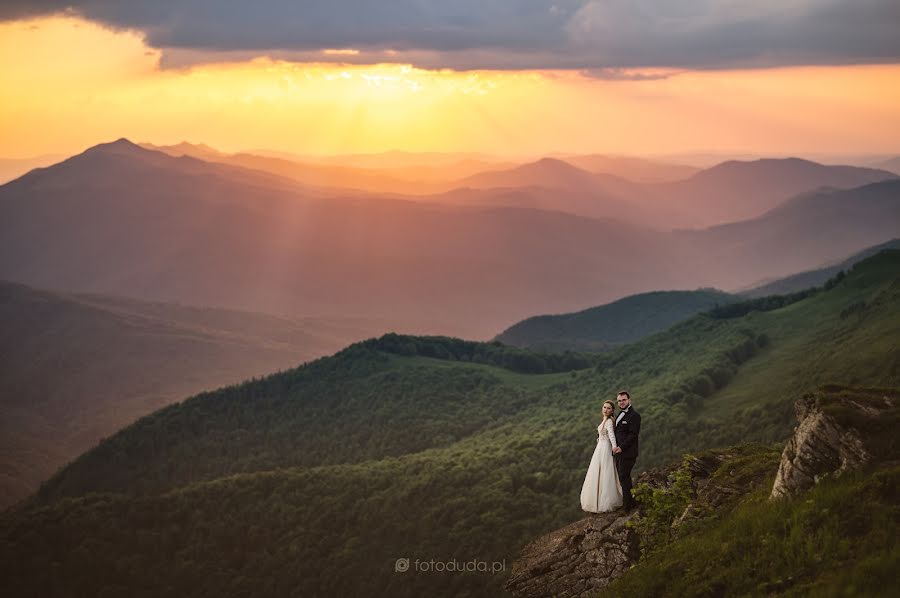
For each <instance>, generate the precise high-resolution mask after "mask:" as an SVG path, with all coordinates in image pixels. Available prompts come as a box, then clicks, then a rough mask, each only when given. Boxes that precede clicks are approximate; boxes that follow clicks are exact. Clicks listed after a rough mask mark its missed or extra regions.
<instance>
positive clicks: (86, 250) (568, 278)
mask: <svg viewBox="0 0 900 598" xmlns="http://www.w3.org/2000/svg"><path fill="white" fill-rule="evenodd" d="M549 166H551V168H555V167H556V166H558V165H556V164H555V163H553V162H550V163H549ZM566 168H574V167H572V166H570V165H566ZM726 170H727V169H726ZM702 174H703V172H701V173H698V174H697V175H694V177H692V178H696V177H699V176H700V175H702ZM591 176H593V175H591ZM867 176H868V175H867ZM873 176H874V175H873ZM879 176H880V175H879ZM623 180H624V179H623ZM626 184H627V185H631V184H632V183H626ZM483 192H484V193H485V194H486V196H488V195H491V194H496V189H487V190H484V191H483ZM428 197H429V196H419V197H418V198H417V199H415V200H410V199H409V198H400V197H397V196H393V195H385V194H374V195H373V194H371V193H367V192H361V191H346V190H344V191H341V190H338V189H329V188H320V187H313V186H308V185H305V184H302V183H299V182H297V181H296V180H294V179H290V178H287V177H284V176H279V175H276V174H272V173H270V172H263V171H260V170H257V169H252V168H246V167H243V166H235V165H231V164H222V163H219V162H207V161H204V160H199V159H196V158H192V157H189V156H181V157H177V158H176V157H173V156H170V155H167V154H165V153H162V152H157V151H152V150H147V149H145V148H142V147H139V146H137V145H135V144H133V143H131V142H129V141H127V140H124V139H122V140H119V141H116V142H113V143H110V144H102V145H99V146H95V147H93V148H91V149H89V150H87V151H85V152H83V153H82V154H79V155H77V156H73V157H72V158H69V159H67V160H65V161H63V162H61V163H59V164H56V165H53V166H50V167H47V168H41V169H36V170H33V171H31V172H29V173H28V174H27V175H25V176H23V177H20V178H19V179H16V180H15V181H11V182H9V183H7V184H6V185H3V186H0V277H3V278H5V279H8V280H12V281H17V282H20V283H23V284H28V285H32V286H36V287H39V288H45V289H57V290H66V291H74V292H93V293H104V294H116V295H124V296H130V297H135V298H141V299H148V300H156V301H168V302H172V301H181V302H184V303H189V304H194V305H208V306H216V307H227V308H233V309H242V310H249V311H259V312H264V313H275V314H286V315H290V316H303V317H306V316H316V317H335V316H352V317H360V318H363V319H379V320H387V321H391V322H394V323H396V325H397V326H398V328H403V329H405V330H409V331H415V332H418V333H424V334H451V335H456V336H462V337H466V338H474V339H486V338H491V337H492V336H493V335H494V334H496V331H497V330H503V329H505V328H506V327H508V326H510V325H512V324H514V323H515V322H517V321H520V320H522V319H524V318H526V317H529V316H532V315H534V314H539V313H548V312H549V313H564V312H569V311H575V310H580V309H586V308H589V307H591V306H596V305H598V304H601V303H603V302H606V301H612V300H615V299H619V298H621V297H623V296H626V295H629V294H634V293H640V292H645V291H653V290H658V289H660V288H666V289H692V288H698V287H716V288H725V289H728V288H739V287H743V286H746V285H748V284H751V283H753V282H755V281H758V280H761V279H764V278H771V277H780V276H786V275H790V274H793V273H795V272H797V271H801V270H805V269H809V268H811V267H815V266H818V265H819V264H821V263H823V262H828V261H832V260H837V259H843V258H844V257H845V256H847V255H849V254H851V253H853V252H855V251H860V250H862V249H864V248H866V247H869V246H871V245H872V244H873V243H877V242H880V241H882V240H886V239H890V238H893V237H894V236H895V235H896V231H897V230H898V225H900V183H898V182H897V180H895V179H891V180H885V181H882V182H878V183H872V184H868V185H864V186H862V187H857V188H854V189H849V190H823V191H814V192H807V193H804V194H801V195H799V196H797V197H795V198H793V199H791V200H789V201H787V202H784V203H782V204H780V205H779V206H778V207H776V208H774V209H772V210H770V211H769V212H766V213H765V214H763V215H762V216H760V217H758V218H755V219H751V220H745V221H742V222H737V223H730V224H726V225H721V226H715V227H711V228H707V229H696V230H681V231H674V232H665V231H660V230H654V229H653V228H651V227H649V226H646V225H644V224H643V223H641V222H637V223H634V222H626V221H621V220H616V219H611V218H586V217H579V216H576V215H573V214H570V213H565V212H560V211H557V210H551V209H549V206H542V209H534V208H523V207H510V206H507V205H486V206H485V205H479V203H478V202H477V201H475V202H471V203H470V204H469V205H457V204H454V203H453V202H447V201H441V196H433V197H432V198H431V199H428ZM423 323H424V324H423Z"/></svg>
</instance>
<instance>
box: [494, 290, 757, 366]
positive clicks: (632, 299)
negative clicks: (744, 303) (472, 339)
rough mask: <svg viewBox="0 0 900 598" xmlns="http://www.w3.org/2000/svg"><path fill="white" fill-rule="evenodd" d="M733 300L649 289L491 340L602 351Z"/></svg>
mask: <svg viewBox="0 0 900 598" xmlns="http://www.w3.org/2000/svg"><path fill="white" fill-rule="evenodd" d="M738 300H740V298H739V297H737V296H735V295H730V294H728V293H723V292H722V291H717V290H715V289H700V290H696V291H653V292H650V293H641V294H639V295H631V296H629V297H624V298H622V299H619V300H618V301H614V302H612V303H609V304H606V305H600V306H597V307H592V308H590V309H586V310H582V311H580V312H576V313H571V314H556V315H541V316H534V317H531V318H528V319H526V320H523V321H521V322H518V323H517V324H515V325H513V326H510V327H509V328H507V329H506V330H504V331H503V332H502V333H500V334H498V335H497V336H496V340H498V341H500V342H502V343H506V344H508V345H513V346H516V347H527V348H530V349H535V350H541V351H564V350H573V351H608V350H610V349H613V348H615V347H618V346H620V345H623V344H625V343H630V342H634V341H636V340H638V339H641V338H644V337H645V336H648V335H651V334H654V333H656V332H659V331H661V330H665V329H666V328H669V327H670V326H671V325H673V324H675V323H676V322H680V321H681V320H685V319H687V318H689V317H691V316H693V315H694V314H696V313H698V312H701V311H704V310H707V309H710V308H712V307H714V306H716V305H722V304H725V303H732V302H734V301H738Z"/></svg>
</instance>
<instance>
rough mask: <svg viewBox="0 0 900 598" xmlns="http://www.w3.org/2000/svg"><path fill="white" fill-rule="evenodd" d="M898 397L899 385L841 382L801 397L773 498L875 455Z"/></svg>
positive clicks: (793, 491)
mask: <svg viewBox="0 0 900 598" xmlns="http://www.w3.org/2000/svg"><path fill="white" fill-rule="evenodd" d="M896 401H897V396H896V391H889V390H884V391H879V390H851V389H846V388H842V387H837V386H829V387H824V388H823V389H821V390H820V391H818V392H816V393H813V394H810V395H807V396H805V397H803V398H802V399H800V400H798V401H797V402H796V403H795V405H794V409H795V411H796V413H797V420H798V421H799V425H798V426H797V428H796V429H795V430H794V435H793V437H792V438H791V439H790V440H789V441H788V443H787V445H786V446H785V447H784V452H783V453H782V455H781V464H780V465H779V468H778V475H777V476H776V478H775V484H774V485H773V486H772V494H771V498H779V497H782V496H793V495H796V494H797V493H799V492H802V491H804V490H807V489H809V488H811V487H812V486H814V485H815V484H816V483H817V482H818V481H819V480H820V479H821V478H822V477H823V476H826V475H836V476H837V475H841V474H842V473H843V472H845V471H847V470H849V469H855V468H858V467H861V466H863V465H865V464H866V463H868V462H869V461H871V460H872V458H873V456H874V455H875V453H877V452H879V446H877V444H878V443H879V442H880V441H881V440H882V439H881V438H880V436H883V434H882V433H881V432H883V430H882V428H884V427H885V424H886V423H888V422H887V421H886V418H888V416H889V415H890V414H891V413H892V412H895V406H896V404H897V402H896Z"/></svg>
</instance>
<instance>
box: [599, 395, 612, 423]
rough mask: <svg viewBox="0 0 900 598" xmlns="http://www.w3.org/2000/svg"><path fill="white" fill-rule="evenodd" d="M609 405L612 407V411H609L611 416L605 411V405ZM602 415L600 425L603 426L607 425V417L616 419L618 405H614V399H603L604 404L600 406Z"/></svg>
mask: <svg viewBox="0 0 900 598" xmlns="http://www.w3.org/2000/svg"><path fill="white" fill-rule="evenodd" d="M607 405H609V408H610V409H611V411H610V412H609V417H606V414H605V413H603V407H606V406H607ZM600 415H602V416H603V418H602V419H601V420H600V425H601V426H605V425H606V420H607V419H611V420H613V421H615V417H616V406H615V405H613V402H612V401H603V405H602V406H601V407H600Z"/></svg>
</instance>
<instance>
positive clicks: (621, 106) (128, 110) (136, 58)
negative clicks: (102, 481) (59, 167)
mask: <svg viewBox="0 0 900 598" xmlns="http://www.w3.org/2000/svg"><path fill="white" fill-rule="evenodd" d="M159 57H160V54H159V51H157V50H154V49H151V48H148V47H147V46H146V45H145V44H144V43H143V41H142V38H141V37H140V36H139V35H137V34H135V33H128V32H113V31H111V30H108V29H104V28H102V27H100V26H99V25H96V24H93V23H90V22H87V21H84V20H79V19H76V18H66V17H53V18H42V19H34V20H28V21H15V22H8V23H2V24H0V73H2V76H3V85H2V87H0V156H3V157H29V156H35V155H39V154H45V153H64V154H71V153H75V152H79V151H81V150H83V149H85V148H86V147H88V146H90V145H93V144H95V143H99V142H102V141H111V140H114V139H116V138H119V137H128V138H130V139H131V140H133V141H141V142H143V141H147V142H151V143H156V144H169V143H176V142H179V141H182V140H187V141H192V142H205V143H209V144H210V145H212V146H214V147H217V148H219V149H223V150H225V151H238V150H242V149H250V148H267V149H277V150H284V151H292V152H297V153H345V152H377V151H383V150H388V149H404V150H410V151H481V152H488V153H496V154H511V155H538V154H544V153H550V152H554V151H568V152H610V153H629V154H666V153H678V152H690V151H716V152H723V153H724V152H735V153H764V154H773V153H774V154H788V153H804V152H807V153H808V152H813V153H836V154H847V153H894V152H900V141H898V140H900V65H872V66H844V67H792V68H773V69H761V70H741V71H685V72H680V73H673V74H672V75H671V76H669V77H665V78H658V79H650V80H601V79H595V78H590V77H586V76H582V75H580V74H579V73H578V72H576V71H465V72H455V71H433V70H423V69H417V68H413V67H411V66H408V65H378V66H351V65H335V64H327V63H322V64H310V63H303V64H301V63H291V62H283V61H273V60H271V59H268V58H266V57H259V58H257V59H254V60H252V61H243V62H237V63H219V64H209V65H202V66H195V67H192V68H186V69H181V70H175V69H171V70H163V69H160V68H159V67H158V60H159ZM642 74H647V71H643V72H642Z"/></svg>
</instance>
